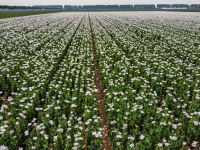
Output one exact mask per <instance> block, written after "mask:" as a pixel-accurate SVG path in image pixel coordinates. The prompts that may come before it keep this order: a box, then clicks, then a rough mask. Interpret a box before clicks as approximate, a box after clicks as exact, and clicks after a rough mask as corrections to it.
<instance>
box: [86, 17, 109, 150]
mask: <svg viewBox="0 0 200 150" xmlns="http://www.w3.org/2000/svg"><path fill="white" fill-rule="evenodd" d="M88 17H89V14H88ZM89 22H90V33H91V41H92V51H93V62H94V72H95V85H96V88H97V89H98V91H97V98H98V110H99V114H100V117H101V127H102V128H103V130H102V131H101V134H102V137H101V139H102V142H103V143H102V147H103V150H112V148H111V143H110V139H109V129H108V126H107V114H106V112H105V110H106V108H105V105H104V101H103V97H104V95H103V89H102V86H101V80H100V79H101V77H100V73H99V67H98V64H97V58H96V52H95V46H94V39H93V32H92V25H91V20H90V17H89Z"/></svg>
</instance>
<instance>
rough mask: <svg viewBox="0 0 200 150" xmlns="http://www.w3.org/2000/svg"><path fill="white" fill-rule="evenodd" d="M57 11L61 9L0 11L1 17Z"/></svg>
mask: <svg viewBox="0 0 200 150" xmlns="http://www.w3.org/2000/svg"><path fill="white" fill-rule="evenodd" d="M56 12H61V11H56V10H50V11H49V10H35V11H31V10H29V11H0V19H3V18H13V17H21V16H30V15H40V14H48V13H56Z"/></svg>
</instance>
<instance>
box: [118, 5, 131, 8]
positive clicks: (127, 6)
mask: <svg viewBox="0 0 200 150" xmlns="http://www.w3.org/2000/svg"><path fill="white" fill-rule="evenodd" d="M119 8H120V9H133V5H120V6H119Z"/></svg>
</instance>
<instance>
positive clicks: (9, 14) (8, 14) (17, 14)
mask: <svg viewBox="0 0 200 150" xmlns="http://www.w3.org/2000/svg"><path fill="white" fill-rule="evenodd" d="M88 11H90V12H116V11H121V12H123V11H125V12H127V11H158V12H160V11H173V12H200V10H183V9H177V10H152V9H144V10H143V9H138V10H137V9H133V10H74V11H73V10H43V11H41V10H36V11H31V10H30V11H0V19H4V18H13V17H22V16H30V15H40V14H48V13H57V12H88Z"/></svg>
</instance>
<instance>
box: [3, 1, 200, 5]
mask: <svg viewBox="0 0 200 150" xmlns="http://www.w3.org/2000/svg"><path fill="white" fill-rule="evenodd" d="M96 4H103V5H110V4H118V5H120V4H133V5H134V4H200V0H0V5H24V6H25V5H26V6H32V5H96Z"/></svg>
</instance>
